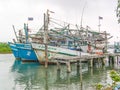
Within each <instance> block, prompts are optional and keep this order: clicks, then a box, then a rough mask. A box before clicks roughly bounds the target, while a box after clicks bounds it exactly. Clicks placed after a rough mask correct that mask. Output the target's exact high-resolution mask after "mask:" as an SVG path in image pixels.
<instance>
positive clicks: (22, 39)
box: [8, 24, 38, 62]
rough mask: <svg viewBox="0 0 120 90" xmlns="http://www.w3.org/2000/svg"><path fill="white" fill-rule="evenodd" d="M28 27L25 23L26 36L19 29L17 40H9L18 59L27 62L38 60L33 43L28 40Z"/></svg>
mask: <svg viewBox="0 0 120 90" xmlns="http://www.w3.org/2000/svg"><path fill="white" fill-rule="evenodd" d="M27 29H28V27H27V25H26V24H24V30H25V36H23V35H22V33H21V31H19V37H18V36H17V42H15V41H14V42H8V44H9V46H10V48H11V50H12V52H13V55H14V56H15V58H16V59H20V60H22V61H27V62H37V61H38V59H37V56H36V54H35V52H34V50H33V49H32V46H31V43H30V42H29V41H28V30H27Z"/></svg>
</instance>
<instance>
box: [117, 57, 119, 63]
mask: <svg viewBox="0 0 120 90" xmlns="http://www.w3.org/2000/svg"><path fill="white" fill-rule="evenodd" d="M118 64H119V61H118V56H117V65H118Z"/></svg>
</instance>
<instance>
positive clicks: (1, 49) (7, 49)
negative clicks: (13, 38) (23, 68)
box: [0, 42, 12, 54]
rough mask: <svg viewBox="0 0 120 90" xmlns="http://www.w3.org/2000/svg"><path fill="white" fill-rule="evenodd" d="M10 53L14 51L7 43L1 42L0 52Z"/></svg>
mask: <svg viewBox="0 0 120 90" xmlns="http://www.w3.org/2000/svg"><path fill="white" fill-rule="evenodd" d="M8 53H12V51H11V49H10V47H9V45H8V44H7V43H4V42H0V54H8Z"/></svg>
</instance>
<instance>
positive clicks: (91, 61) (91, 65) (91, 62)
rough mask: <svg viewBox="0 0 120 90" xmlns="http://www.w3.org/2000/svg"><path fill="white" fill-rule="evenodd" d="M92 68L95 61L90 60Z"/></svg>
mask: <svg viewBox="0 0 120 90" xmlns="http://www.w3.org/2000/svg"><path fill="white" fill-rule="evenodd" d="M90 67H91V68H92V67H93V59H91V60H90Z"/></svg>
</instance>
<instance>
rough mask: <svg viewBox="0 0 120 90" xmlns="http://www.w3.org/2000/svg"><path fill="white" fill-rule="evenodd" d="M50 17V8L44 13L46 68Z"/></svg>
mask: <svg viewBox="0 0 120 90" xmlns="http://www.w3.org/2000/svg"><path fill="white" fill-rule="evenodd" d="M48 19H49V14H48V10H47V13H46V14H45V13H44V44H45V68H47V67H48V46H47V44H48Z"/></svg>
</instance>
